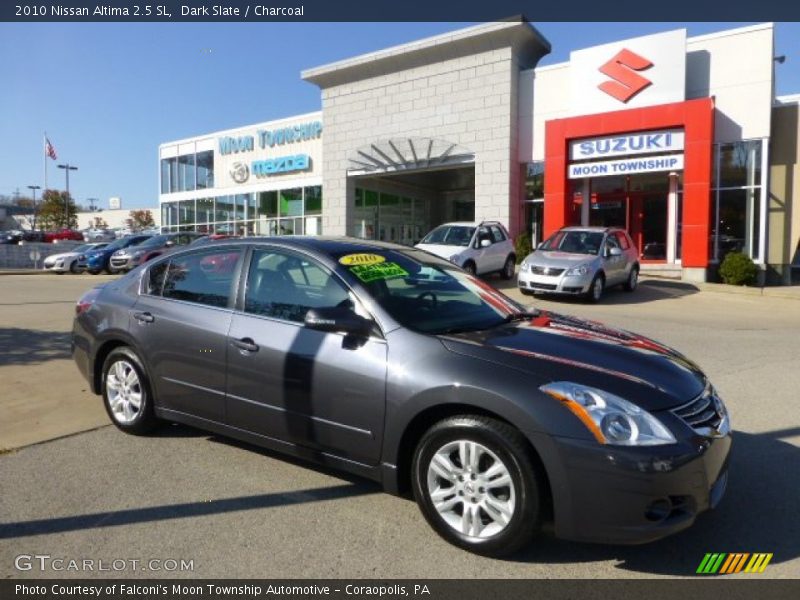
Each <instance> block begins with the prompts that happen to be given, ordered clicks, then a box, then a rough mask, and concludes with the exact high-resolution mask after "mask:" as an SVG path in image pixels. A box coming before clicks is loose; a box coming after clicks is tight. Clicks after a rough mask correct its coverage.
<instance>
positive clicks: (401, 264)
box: [334, 248, 525, 334]
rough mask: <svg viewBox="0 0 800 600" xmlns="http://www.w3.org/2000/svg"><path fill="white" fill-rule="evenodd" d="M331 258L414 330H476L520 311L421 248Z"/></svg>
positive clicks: (497, 323) (519, 306)
mask: <svg viewBox="0 0 800 600" xmlns="http://www.w3.org/2000/svg"><path fill="white" fill-rule="evenodd" d="M334 258H336V259H337V260H338V261H339V263H340V264H342V265H343V268H344V270H345V271H347V273H348V274H349V275H350V276H351V277H353V278H354V279H355V280H356V281H358V282H359V283H361V285H363V286H364V287H366V289H367V290H368V291H369V293H370V295H371V296H372V298H373V299H374V300H375V302H377V303H378V304H379V305H380V306H381V307H382V308H383V309H384V310H386V312H388V313H389V314H390V315H391V316H392V318H394V319H395V320H396V321H397V322H398V323H400V324H401V325H403V326H404V327H408V328H409V329H412V330H414V331H418V332H421V333H429V334H445V333H460V332H465V331H478V330H481V329H488V328H490V327H496V326H498V325H501V324H503V323H507V322H509V321H510V320H511V319H512V318H514V317H515V316H516V315H520V314H525V309H524V308H523V307H522V306H521V305H519V304H517V303H516V302H514V301H513V300H511V299H510V298H508V297H506V296H504V295H503V294H501V293H500V292H498V291H497V290H495V289H494V288H492V287H491V286H489V285H488V284H486V283H484V282H483V281H481V280H480V279H478V278H477V277H473V276H471V275H468V274H467V273H465V272H464V271H462V270H461V269H459V268H457V267H455V266H454V265H452V264H450V263H449V262H447V261H445V260H442V259H439V258H437V257H435V256H431V255H430V254H428V253H427V252H422V251H421V250H415V249H413V248H409V249H408V250H396V249H383V248H382V249H380V250H371V251H366V252H364V253H358V254H338V255H334Z"/></svg>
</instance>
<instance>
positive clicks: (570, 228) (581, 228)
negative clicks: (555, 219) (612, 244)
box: [560, 225, 625, 233]
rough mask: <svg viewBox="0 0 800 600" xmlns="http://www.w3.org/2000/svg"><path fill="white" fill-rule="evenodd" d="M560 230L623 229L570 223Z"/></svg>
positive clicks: (605, 230) (597, 230)
mask: <svg viewBox="0 0 800 600" xmlns="http://www.w3.org/2000/svg"><path fill="white" fill-rule="evenodd" d="M560 231H596V232H599V233H605V232H607V231H625V229H623V228H622V227H602V226H599V225H586V226H583V225H570V226H569V227H562V228H561V230H560Z"/></svg>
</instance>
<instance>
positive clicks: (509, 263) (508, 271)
mask: <svg viewBox="0 0 800 600" xmlns="http://www.w3.org/2000/svg"><path fill="white" fill-rule="evenodd" d="M516 267H517V259H516V257H515V256H514V255H513V254H509V255H508V258H507V259H506V262H505V264H504V265H503V269H502V270H501V271H500V277H502V278H503V279H505V280H506V281H509V280H511V279H514V271H515V269H516Z"/></svg>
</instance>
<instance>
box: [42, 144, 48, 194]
mask: <svg viewBox="0 0 800 600" xmlns="http://www.w3.org/2000/svg"><path fill="white" fill-rule="evenodd" d="M42 160H43V161H44V191H45V192H46V191H47V132H46V131H45V132H44V139H43V140H42Z"/></svg>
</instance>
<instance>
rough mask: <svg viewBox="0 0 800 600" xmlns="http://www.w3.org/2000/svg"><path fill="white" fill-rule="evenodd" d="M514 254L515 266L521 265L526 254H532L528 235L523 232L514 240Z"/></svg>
mask: <svg viewBox="0 0 800 600" xmlns="http://www.w3.org/2000/svg"><path fill="white" fill-rule="evenodd" d="M514 252H515V253H516V255H517V264H519V263H521V262H522V261H523V259H524V258H525V257H526V256H528V254H530V253H531V252H533V246H531V235H530V234H529V233H526V232H524V231H523V232H522V233H520V234H519V235H518V236H517V239H515V240H514Z"/></svg>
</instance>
